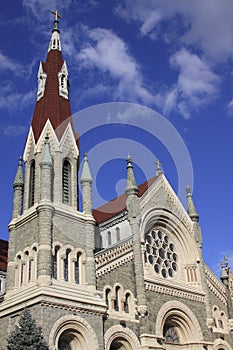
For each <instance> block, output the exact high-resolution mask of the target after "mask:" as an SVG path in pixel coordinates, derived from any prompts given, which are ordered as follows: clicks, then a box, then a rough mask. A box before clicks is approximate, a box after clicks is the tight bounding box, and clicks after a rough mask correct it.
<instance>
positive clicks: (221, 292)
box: [205, 265, 227, 305]
mask: <svg viewBox="0 0 233 350" xmlns="http://www.w3.org/2000/svg"><path fill="white" fill-rule="evenodd" d="M205 274H206V279H207V286H208V287H209V289H210V290H211V292H213V293H214V295H216V297H217V298H218V299H219V300H220V301H221V302H222V303H223V304H224V305H227V296H226V287H225V286H224V285H223V284H222V283H221V282H220V281H219V280H218V278H217V277H216V276H215V274H214V273H213V272H212V271H211V270H210V269H209V267H208V266H207V265H205Z"/></svg>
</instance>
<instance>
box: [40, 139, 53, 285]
mask: <svg viewBox="0 0 233 350" xmlns="http://www.w3.org/2000/svg"><path fill="white" fill-rule="evenodd" d="M48 140H49V139H48V137H47V136H46V138H45V144H44V149H43V152H42V155H41V162H40V169H41V170H40V171H41V176H40V178H41V183H40V185H41V186H40V202H39V204H38V208H37V210H38V213H39V228H40V232H39V235H38V238H39V247H38V248H39V249H38V250H39V253H38V267H37V274H38V282H39V284H50V282H51V276H52V245H51V244H52V215H53V205H52V202H51V191H52V170H53V163H52V157H51V153H50V148H49V143H48Z"/></svg>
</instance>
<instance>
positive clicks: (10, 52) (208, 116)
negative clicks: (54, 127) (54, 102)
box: [0, 0, 233, 275]
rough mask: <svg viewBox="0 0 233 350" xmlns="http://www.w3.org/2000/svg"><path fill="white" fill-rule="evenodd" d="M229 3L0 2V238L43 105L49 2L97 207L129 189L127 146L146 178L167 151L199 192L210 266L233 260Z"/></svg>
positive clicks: (232, 17)
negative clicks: (39, 99)
mask: <svg viewBox="0 0 233 350" xmlns="http://www.w3.org/2000/svg"><path fill="white" fill-rule="evenodd" d="M232 5H233V0H215V1H212V0H205V1H203V0H196V1H192V2H190V1H187V0H173V1H170V0H147V1H143V0H117V1H114V0H111V1H109V0H103V1H98V0H86V1H83V0H82V1H78V0H66V1H55V0H51V1H45V0H37V1H35V0H8V1H4V2H2V3H1V8H0V81H1V84H0V156H1V171H0V188H1V192H0V193H1V195H0V238H2V239H8V229H7V225H8V223H9V222H10V220H11V212H12V199H13V188H12V184H13V181H14V176H15V172H16V168H17V162H18V158H19V156H20V155H21V154H22V153H23V150H24V145H25V140H26V137H27V133H28V130H29V126H30V122H31V118H32V115H33V111H34V106H35V102H36V93H37V72H38V67H39V62H40V61H45V59H46V55H47V50H48V44H49V40H50V36H51V29H52V26H53V20H54V16H53V15H52V14H51V10H55V9H58V11H59V13H60V14H61V16H62V18H61V20H60V23H59V28H60V30H61V45H62V52H63V58H64V59H66V61H67V66H68V71H69V79H70V83H71V92H70V100H71V108H72V112H73V116H74V119H75V127H76V128H77V131H79V132H80V130H81V156H83V153H84V152H88V154H89V162H90V168H91V170H92V172H93V173H94V177H93V178H94V194H95V195H96V198H97V197H98V198H97V199H96V201H95V200H94V204H96V205H100V204H102V203H103V202H104V201H106V200H110V199H112V198H114V197H115V196H117V195H118V194H120V193H121V192H123V191H124V186H125V180H124V179H125V176H126V163H125V160H124V159H125V158H126V157H127V154H128V152H130V154H131V156H132V158H133V160H134V166H135V176H136V180H137V182H138V183H140V182H142V181H144V180H145V179H148V178H149V177H150V176H153V175H154V174H155V172H156V166H155V165H154V164H153V162H154V160H155V159H159V160H160V161H161V163H162V166H163V171H164V173H165V175H166V177H167V179H168V181H169V182H170V183H171V185H172V187H173V188H174V190H175V192H176V193H178V194H179V196H180V199H181V201H182V203H183V205H184V206H185V207H186V206H187V202H186V200H185V187H186V185H189V184H190V185H191V187H192V189H193V198H194V202H195V206H196V209H197V211H198V214H199V216H200V224H201V228H202V234H203V255H204V258H205V261H206V262H207V264H208V265H209V266H210V267H211V268H212V269H213V270H214V271H215V273H216V274H218V275H219V270H220V262H221V260H222V259H223V257H224V256H227V257H228V259H229V263H230V266H232V267H233V230H232V217H233V204H232V202H233V181H232V179H233V157H232V150H233V137H232V134H233V6H232ZM93 106H94V107H93ZM114 113H115V117H114ZM103 115H105V116H106V118H105V119H104V120H103V119H102V117H103ZM114 118H115V119H114ZM88 120H89V122H90V123H89V124H88V126H86V125H85V123H86V122H87V121H88ZM151 121H153V122H152V123H151ZM101 201H102V202H101Z"/></svg>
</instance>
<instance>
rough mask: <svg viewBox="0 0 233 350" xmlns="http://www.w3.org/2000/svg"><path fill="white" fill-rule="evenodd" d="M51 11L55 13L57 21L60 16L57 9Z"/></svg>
mask: <svg viewBox="0 0 233 350" xmlns="http://www.w3.org/2000/svg"><path fill="white" fill-rule="evenodd" d="M51 13H52V14H53V15H55V21H58V18H61V16H60V15H59V13H58V10H55V11H51Z"/></svg>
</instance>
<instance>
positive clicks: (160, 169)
mask: <svg viewBox="0 0 233 350" xmlns="http://www.w3.org/2000/svg"><path fill="white" fill-rule="evenodd" d="M155 164H156V166H157V171H156V175H159V174H162V172H163V171H162V163H160V161H159V159H156V160H155Z"/></svg>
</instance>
